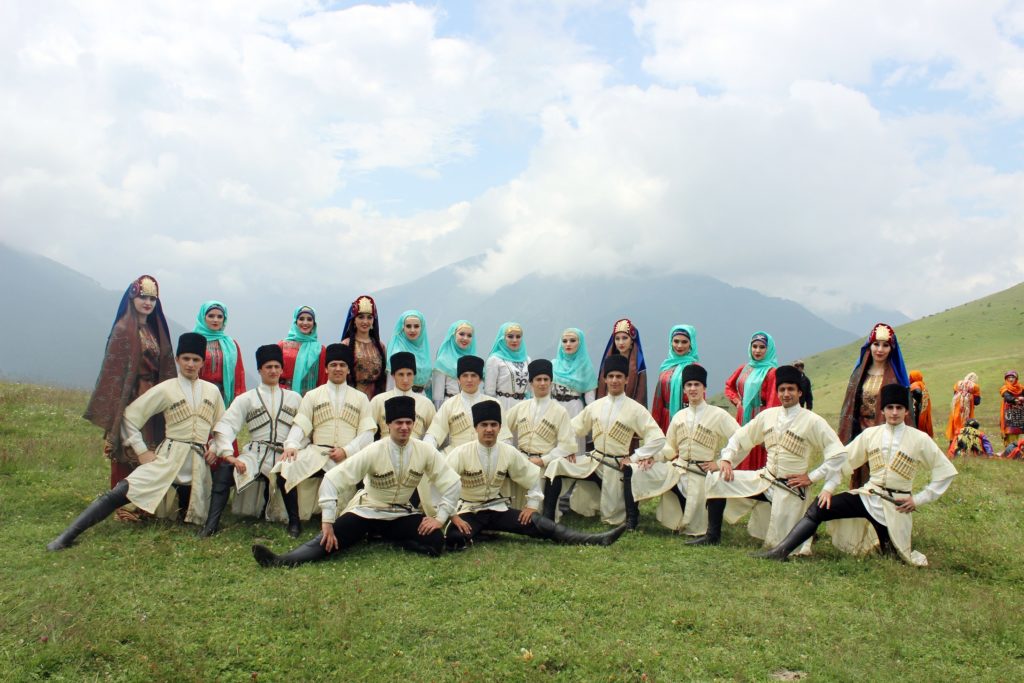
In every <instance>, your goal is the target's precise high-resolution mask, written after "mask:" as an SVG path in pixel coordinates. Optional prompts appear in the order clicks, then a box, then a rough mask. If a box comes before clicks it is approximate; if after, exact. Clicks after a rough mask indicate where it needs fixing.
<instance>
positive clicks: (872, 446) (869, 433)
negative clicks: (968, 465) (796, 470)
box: [824, 423, 957, 567]
mask: <svg viewBox="0 0 1024 683" xmlns="http://www.w3.org/2000/svg"><path fill="white" fill-rule="evenodd" d="M848 448H849V449H850V459H849V462H848V463H847V466H846V469H849V470H850V471H851V472H852V470H853V469H854V468H857V467H860V466H861V465H863V464H864V463H867V464H868V466H869V467H870V471H871V476H870V478H869V480H868V482H867V483H866V484H865V485H864V486H863V487H861V488H859V489H856V490H854V491H851V493H855V494H857V495H859V496H860V500H861V503H863V505H864V508H865V509H866V510H867V511H868V514H869V515H871V517H872V519H874V520H875V521H876V522H878V523H879V524H881V525H883V526H885V527H887V528H888V531H889V537H890V540H891V541H892V544H893V547H894V548H896V551H897V552H898V553H899V555H900V557H901V558H903V560H904V561H905V562H907V563H908V564H912V565H915V566H919V567H924V566H927V565H928V558H927V557H925V556H924V555H923V554H922V553H920V552H918V551H916V550H912V549H911V543H910V540H911V532H912V529H913V514H912V513H904V512H899V511H898V510H897V509H896V507H897V506H896V505H895V504H894V503H892V502H891V501H888V500H885V499H884V498H882V497H881V496H879V495H875V494H873V493H872V491H878V492H880V493H882V494H884V495H885V496H887V497H890V498H895V499H897V500H903V499H904V498H906V497H907V496H910V495H911V493H910V491H911V486H912V485H913V480H914V476H915V474H916V473H917V470H918V469H919V467H920V466H921V465H923V466H924V467H926V468H927V469H928V470H929V471H930V472H931V481H929V482H928V485H927V486H925V487H924V488H923V489H922V490H920V491H918V492H917V493H914V494H912V495H913V499H914V505H915V506H917V507H920V506H922V505H926V504H928V503H930V502H932V501H934V500H936V499H938V498H939V497H940V496H941V495H942V494H943V493H945V492H946V489H947V488H949V485H950V483H952V481H953V478H954V477H955V476H956V475H957V471H956V468H955V467H954V466H953V464H952V463H951V462H950V461H949V459H948V458H947V457H946V456H945V454H944V453H943V452H942V451H941V450H940V449H939V447H938V446H936V445H935V441H934V440H933V439H932V438H931V437H930V436H928V435H927V434H925V433H924V432H922V431H920V430H918V429H914V428H913V427H908V426H907V425H906V424H903V423H900V424H898V425H896V426H895V427H893V426H892V425H889V424H883V425H878V426H876V427H869V428H868V429H865V430H864V431H863V432H861V433H860V434H859V435H858V436H857V438H856V439H854V440H853V441H851V442H850V444H849V446H848ZM841 476H842V475H841V474H840V473H834V474H833V475H832V476H830V477H829V479H828V481H826V482H825V487H824V488H825V489H826V490H828V491H834V490H835V489H836V488H837V487H838V486H839V483H840V477H841ZM828 529H829V533H830V534H831V536H832V544H833V545H834V546H836V547H837V548H839V549H840V550H843V551H846V552H851V553H855V554H861V553H864V552H867V551H868V550H871V549H872V548H873V547H874V546H875V545H877V543H878V538H877V535H876V534H875V531H874V528H873V527H872V526H871V525H870V524H869V523H868V521H867V520H865V519H856V518H855V519H840V520H835V521H833V522H829V523H828Z"/></svg>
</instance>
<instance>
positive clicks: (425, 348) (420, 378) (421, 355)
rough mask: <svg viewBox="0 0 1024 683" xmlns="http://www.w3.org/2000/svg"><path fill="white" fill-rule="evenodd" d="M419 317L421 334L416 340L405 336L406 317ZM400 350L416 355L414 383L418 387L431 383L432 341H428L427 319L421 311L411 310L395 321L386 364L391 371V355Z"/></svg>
mask: <svg viewBox="0 0 1024 683" xmlns="http://www.w3.org/2000/svg"><path fill="white" fill-rule="evenodd" d="M406 318H418V319H419V321H420V336H419V337H417V338H416V340H415V341H413V340H412V339H409V338H408V337H407V336H405V319H406ZM399 351H408V352H409V353H411V354H412V355H414V356H416V377H415V378H414V379H413V381H412V383H413V384H415V385H416V386H418V387H424V386H427V385H428V384H429V383H430V373H431V372H432V371H433V368H432V367H431V366H430V343H429V342H427V321H426V320H425V319H424V318H423V314H422V313H420V312H419V311H414V310H409V311H406V312H405V313H403V314H402V315H400V316H398V322H396V323H395V331H394V332H393V333H392V334H391V341H389V342H388V350H387V359H386V366H387V369H388V372H391V356H392V355H394V354H396V353H398V352H399Z"/></svg>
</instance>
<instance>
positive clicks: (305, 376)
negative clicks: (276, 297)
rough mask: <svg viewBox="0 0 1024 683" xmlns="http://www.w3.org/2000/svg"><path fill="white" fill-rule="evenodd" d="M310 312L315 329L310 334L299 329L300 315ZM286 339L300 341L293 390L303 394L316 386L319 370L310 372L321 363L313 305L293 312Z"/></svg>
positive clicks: (293, 373) (293, 374)
mask: <svg viewBox="0 0 1024 683" xmlns="http://www.w3.org/2000/svg"><path fill="white" fill-rule="evenodd" d="M303 313H309V314H310V315H311V316H313V329H312V330H310V331H309V334H303V332H302V330H300V329H299V323H298V320H299V316H300V315H301V314H303ZM284 339H285V341H290V342H298V343H299V352H298V353H297V354H295V367H294V368H293V369H292V390H293V391H297V392H299V393H300V394H302V395H303V396H304V395H305V394H306V392H307V391H309V390H310V389H313V388H315V387H316V382H317V377H318V374H319V373H318V372H313V373H310V370H311V369H313V368H318V367H319V365H320V348H321V344H320V341H319V340H318V339H317V336H316V311H314V310H313V307H312V306H299V307H298V308H296V309H295V312H294V313H293V314H292V326H291V327H290V328H288V336H287V337H285V338H284Z"/></svg>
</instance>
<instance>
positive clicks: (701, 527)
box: [633, 401, 739, 536]
mask: <svg viewBox="0 0 1024 683" xmlns="http://www.w3.org/2000/svg"><path fill="white" fill-rule="evenodd" d="M737 429H739V425H738V424H737V423H736V419H735V418H734V417H733V416H732V415H731V414H729V413H728V412H726V411H724V410H722V409H721V408H719V407H717V406H713V405H710V404H708V403H707V402H705V401H701V403H700V404H699V405H697V406H694V405H689V406H687V407H686V408H684V409H682V410H680V411H679V412H677V413H676V414H675V416H674V417H673V418H672V421H671V422H670V423H669V426H668V433H667V434H666V435H665V448H664V449H662V451H661V453H659V454H658V455H656V456H655V460H656V461H658V462H655V463H654V464H653V465H652V466H651V468H650V469H648V470H646V471H644V470H639V469H638V470H637V471H635V472H633V497H634V498H635V499H636V500H638V501H640V500H647V499H649V498H655V497H659V496H660V498H661V500H660V502H659V505H658V513H657V518H658V521H659V522H661V523H662V524H663V525H664V526H665V527H667V528H669V529H672V530H673V531H679V532H681V533H684V534H687V535H690V536H702V535H704V534H705V533H706V532H707V527H708V516H707V509H706V508H705V496H704V484H705V480H706V476H707V475H706V474H704V473H703V471H702V469H701V466H700V465H701V463H706V462H714V461H715V459H716V458H717V456H718V454H719V452H720V451H721V450H722V448H724V447H725V445H726V444H727V443H728V441H729V438H730V437H731V436H732V435H733V434H734V433H735V432H736V430H737ZM672 487H677V488H678V489H679V491H680V492H681V493H683V495H685V496H686V509H685V510H684V509H680V506H679V499H678V498H677V497H676V496H675V494H673V493H670V491H671V489H672Z"/></svg>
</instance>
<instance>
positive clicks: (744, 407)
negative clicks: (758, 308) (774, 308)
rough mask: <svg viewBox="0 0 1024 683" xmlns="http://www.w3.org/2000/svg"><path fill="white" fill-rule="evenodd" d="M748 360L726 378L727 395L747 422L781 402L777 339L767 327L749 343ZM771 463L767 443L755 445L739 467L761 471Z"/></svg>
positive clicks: (737, 412) (757, 333) (737, 418)
mask: <svg viewBox="0 0 1024 683" xmlns="http://www.w3.org/2000/svg"><path fill="white" fill-rule="evenodd" d="M747 357H748V360H747V362H746V364H745V365H741V366H739V367H738V368H736V370H735V372H733V373H732V374H731V375H729V379H727V380H725V397H726V398H728V399H729V401H730V402H731V403H732V404H733V405H734V406H736V421H737V422H739V423H740V425H745V424H747V423H748V422H750V421H751V420H753V419H754V417H755V416H756V415H757V414H758V413H760V412H761V411H762V410H764V409H765V408H772V407H774V406H777V405H780V404H779V395H778V394H777V393H776V392H775V368H777V367H779V360H778V357H777V356H776V354H775V340H774V339H773V338H772V336H771V335H770V334H768V333H767V332H765V331H764V330H758V331H757V332H755V333H754V334H752V335H751V337H750V344H749V345H747ZM766 462H768V452H767V451H765V449H764V446H763V445H759V446H755V447H754V448H753V449H752V450H751V451H750V454H749V455H747V457H746V458H744V459H743V462H741V463H740V464H739V465H738V466H737V467H736V469H740V470H759V469H761V468H762V467H764V465H765V463H766Z"/></svg>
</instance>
